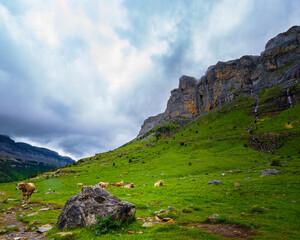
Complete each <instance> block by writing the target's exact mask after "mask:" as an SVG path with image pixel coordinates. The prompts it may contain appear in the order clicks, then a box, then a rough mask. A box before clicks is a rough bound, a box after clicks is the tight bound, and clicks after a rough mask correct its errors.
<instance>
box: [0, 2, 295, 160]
mask: <svg viewBox="0 0 300 240" xmlns="http://www.w3.org/2000/svg"><path fill="white" fill-rule="evenodd" d="M299 24H300V1H299V0H269V1H267V0H266V1H264V0H214V1H209V0H123V1H122V0H120V1H119V0H109V1H108V0H102V1H101V0H43V1H40V0H15V1H7V0H0V134H6V135H9V136H10V137H12V138H13V139H14V140H16V141H25V142H28V143H31V144H33V145H38V146H44V147H48V148H50V149H53V150H55V151H58V152H59V153H61V154H64V155H69V156H71V157H73V158H75V159H79V158H82V157H88V156H92V155H94V154H95V153H100V152H104V151H107V150H112V149H115V148H117V147H119V146H121V145H123V144H124V143H126V142H128V141H130V140H132V139H133V138H135V137H136V136H137V134H138V132H139V130H140V126H141V125H142V124H143V121H144V119H146V118H147V117H149V116H152V115H156V114H158V113H160V112H163V111H164V110H165V108H166V104H167V100H168V98H169V97H170V91H171V90H172V89H174V88H176V87H178V79H179V77H180V76H181V75H190V76H194V77H196V78H200V77H201V76H202V75H203V74H204V73H205V71H206V69H207V68H208V67H209V66H210V65H213V64H216V63H217V62H218V61H227V60H230V59H235V58H240V57H241V56H243V55H259V54H260V53H261V52H262V51H263V50H264V46H265V44H266V42H267V41H268V40H269V39H270V38H272V37H274V36H276V35H277V34H278V33H280V32H284V31H287V30H288V29H289V28H290V27H292V26H293V25H299Z"/></svg>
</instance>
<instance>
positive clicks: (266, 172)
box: [260, 169, 279, 176]
mask: <svg viewBox="0 0 300 240" xmlns="http://www.w3.org/2000/svg"><path fill="white" fill-rule="evenodd" d="M278 173H279V171H278V170H277V169H265V170H261V172H260V175H261V176H267V175H278Z"/></svg>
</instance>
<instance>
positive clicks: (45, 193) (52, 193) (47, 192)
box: [45, 191, 58, 194]
mask: <svg viewBox="0 0 300 240" xmlns="http://www.w3.org/2000/svg"><path fill="white" fill-rule="evenodd" d="M54 193H58V192H55V191H53V192H46V193H45V194H54Z"/></svg>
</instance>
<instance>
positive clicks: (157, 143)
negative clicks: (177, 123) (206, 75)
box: [0, 97, 300, 239]
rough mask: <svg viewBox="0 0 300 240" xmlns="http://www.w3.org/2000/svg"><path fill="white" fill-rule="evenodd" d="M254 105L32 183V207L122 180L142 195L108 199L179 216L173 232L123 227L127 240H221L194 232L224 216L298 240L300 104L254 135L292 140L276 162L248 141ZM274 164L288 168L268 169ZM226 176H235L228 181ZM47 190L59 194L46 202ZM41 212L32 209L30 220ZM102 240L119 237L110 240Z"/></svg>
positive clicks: (10, 192) (78, 232)
mask: <svg viewBox="0 0 300 240" xmlns="http://www.w3.org/2000/svg"><path fill="white" fill-rule="evenodd" d="M254 102H255V101H254V100H253V99H246V98H242V97H241V98H239V99H237V100H236V101H235V102H234V103H232V104H230V105H227V106H225V107H223V108H221V109H218V110H214V111H211V112H210V113H209V114H207V115H205V116H203V117H201V118H199V119H197V120H195V121H193V122H190V123H189V124H188V125H186V126H184V127H183V128H182V129H180V130H179V132H178V133H177V134H176V135H174V136H173V137H171V138H169V139H163V138H160V139H158V140H157V139H156V138H155V137H153V138H150V140H149V141H147V142H143V141H137V140H136V141H132V142H131V143H130V144H128V145H126V146H124V147H121V148H119V149H116V150H114V151H110V152H107V153H102V154H99V155H97V156H95V157H91V158H87V159H84V160H81V161H80V162H79V163H78V164H77V165H75V164H73V166H71V167H68V168H65V169H68V170H76V171H81V172H79V173H76V174H69V175H65V176H60V177H50V178H47V179H46V178H45V177H42V178H40V179H36V180H33V181H32V182H34V183H35V185H36V187H37V189H38V190H39V191H40V192H39V193H35V194H34V195H33V197H32V202H33V203H37V202H38V203H42V204H46V203H54V204H57V205H59V206H63V205H64V204H65V202H66V200H67V199H69V198H70V197H71V196H73V195H74V194H76V193H78V192H79V191H80V190H79V189H77V188H76V183H78V182H82V183H84V184H85V185H94V184H96V183H98V182H99V181H108V182H118V181H120V180H122V179H123V180H124V182H134V183H135V184H136V185H137V188H135V189H123V188H117V189H115V188H113V187H110V188H109V191H110V192H111V193H112V194H114V195H116V196H118V197H119V198H121V199H122V200H125V201H129V202H132V203H134V204H135V206H136V209H137V212H136V217H138V218H139V217H143V218H144V217H153V215H152V212H153V211H157V210H160V209H162V208H163V209H166V208H167V207H168V206H170V205H171V206H173V208H174V209H176V210H177V211H178V212H175V213H171V214H170V215H169V217H171V218H173V219H175V220H176V224H175V225H171V226H164V225H155V226H154V227H153V228H142V227H141V225H142V222H140V221H136V222H133V223H132V224H130V225H128V226H125V228H124V230H122V231H121V234H122V235H123V237H124V238H125V239H126V238H127V239H169V238H173V239H223V238H222V237H219V236H215V235H212V234H210V233H208V232H204V231H203V230H201V229H199V228H189V227H191V226H193V225H195V223H201V222H204V221H205V219H207V218H208V217H209V216H211V215H212V214H219V215H220V217H219V219H220V221H223V222H227V223H239V224H242V225H245V226H249V227H252V228H253V231H254V232H255V233H257V234H258V235H257V236H254V237H252V238H253V239H299V230H298V229H299V225H300V224H299V221H298V219H299V213H300V209H299V202H300V189H299V183H300V178H299V172H300V170H299V165H300V156H299V146H300V137H299V132H300V124H299V118H300V106H299V104H298V105H296V106H295V107H293V108H291V109H288V110H286V111H284V112H282V113H281V114H279V115H277V116H272V117H268V116H266V117H265V118H264V119H263V120H261V121H258V124H257V125H256V127H255V128H254V129H253V132H254V135H257V136H260V135H261V133H262V132H263V133H266V132H268V133H271V135H272V136H273V135H276V134H277V135H276V136H281V135H282V134H285V133H289V134H288V135H287V134H286V135H284V136H287V137H286V139H282V138H280V137H278V141H279V142H280V146H281V148H279V149H276V150H274V152H276V154H274V155H271V154H268V153H264V152H260V151H256V150H254V149H253V148H252V147H250V146H251V138H250V136H249V134H248V132H247V131H246V130H247V128H249V126H250V125H252V124H253V123H254V122H255V119H254V118H253V117H252V116H250V114H249V112H250V111H251V109H252V108H253V105H254ZM291 122H292V123H291ZM287 123H290V124H292V128H290V127H287V125H286V124H287ZM275 133H276V134H275ZM272 160H279V161H280V162H281V163H284V164H282V167H271V166H270V163H271V161H272ZM113 165H115V166H113ZM268 168H276V169H278V170H279V171H280V174H279V175H277V176H265V177H260V171H261V170H263V169H268ZM229 170H237V171H236V172H234V173H227V171H229ZM222 173H226V176H222ZM75 175H77V176H78V178H77V179H75V178H74V176H75ZM154 175H157V177H153V176H154ZM245 178H250V179H248V180H246V179H245ZM159 179H162V180H163V181H164V183H165V186H163V187H156V188H155V187H154V186H153V184H154V183H155V182H156V181H157V180H159ZM210 180H221V181H222V182H223V184H222V185H209V184H207V182H208V181H210ZM235 182H241V183H242V184H243V186H242V187H234V183H235ZM49 188H50V189H52V190H55V191H56V192H58V193H56V194H49V195H45V193H46V192H47V191H48V189H49ZM14 189H15V183H6V184H1V185H0V192H4V193H6V195H4V196H1V195H0V200H2V201H3V200H4V199H7V198H8V197H12V198H18V199H19V198H20V195H18V193H17V191H15V190H14ZM295 201H296V202H295ZM4 202H7V201H4ZM15 204H18V202H16V201H12V202H11V201H8V202H7V203H6V204H2V205H1V206H0V207H1V208H2V209H7V208H8V207H11V206H13V205H15ZM38 208H40V207H33V209H32V210H28V211H27V212H26V213H27V214H28V213H31V212H35V211H36V210H37V209H38ZM60 211H61V210H60V209H54V210H53V211H45V212H39V215H38V216H35V217H27V218H26V217H23V218H21V219H22V221H25V222H29V224H30V223H32V222H33V221H34V220H38V221H39V222H40V224H46V223H50V224H52V225H53V224H55V222H56V219H57V217H58V215H59V213H60ZM129 230H133V231H135V232H139V231H142V232H143V234H141V235H140V234H134V235H129V234H126V233H127V231H129ZM57 231H58V230H56V229H53V230H51V231H50V232H49V233H48V236H55V234H56V232H57ZM72 231H73V232H74V233H75V236H76V237H77V238H76V239H92V238H96V237H95V236H93V233H92V231H91V230H89V229H80V228H77V229H73V230H72ZM102 238H104V239H114V238H119V237H117V236H116V234H109V235H106V236H101V239H102ZM56 239H58V238H56ZM99 239H100V237H99Z"/></svg>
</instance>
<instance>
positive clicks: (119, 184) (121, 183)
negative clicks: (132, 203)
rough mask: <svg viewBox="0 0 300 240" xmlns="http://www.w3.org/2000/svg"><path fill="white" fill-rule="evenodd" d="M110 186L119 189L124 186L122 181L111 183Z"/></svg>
mask: <svg viewBox="0 0 300 240" xmlns="http://www.w3.org/2000/svg"><path fill="white" fill-rule="evenodd" d="M111 185H113V186H115V187H121V186H124V181H123V180H122V181H121V182H118V183H112V184H111Z"/></svg>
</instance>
